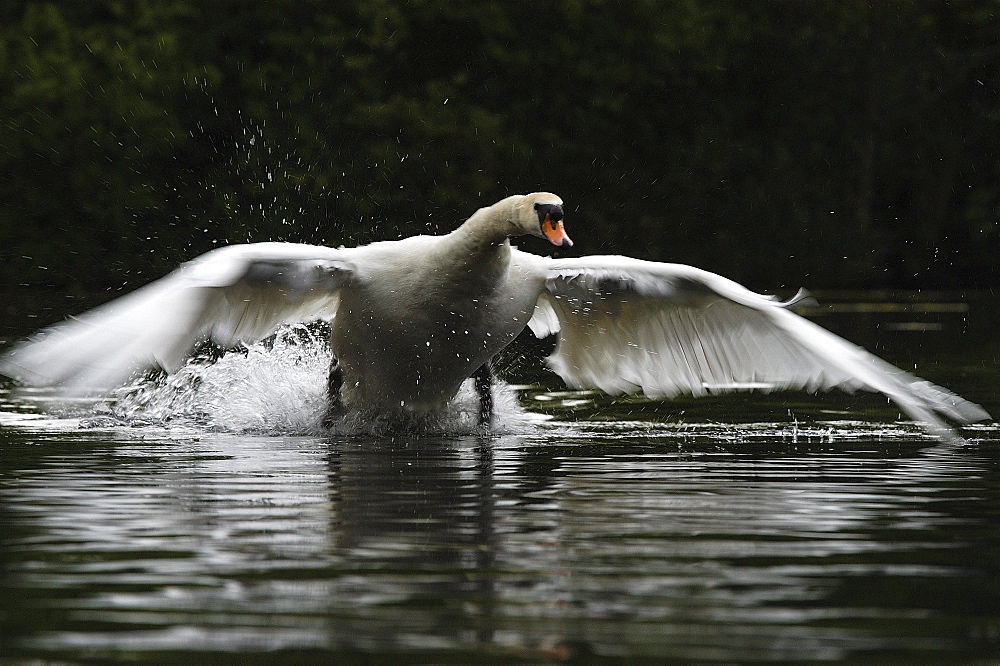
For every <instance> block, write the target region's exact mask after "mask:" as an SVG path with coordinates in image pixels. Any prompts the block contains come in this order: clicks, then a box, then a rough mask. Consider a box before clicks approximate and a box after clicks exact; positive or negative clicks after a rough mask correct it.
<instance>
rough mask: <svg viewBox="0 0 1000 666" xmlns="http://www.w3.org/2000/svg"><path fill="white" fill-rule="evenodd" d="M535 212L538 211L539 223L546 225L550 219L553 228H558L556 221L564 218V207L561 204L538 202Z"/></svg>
mask: <svg viewBox="0 0 1000 666" xmlns="http://www.w3.org/2000/svg"><path fill="white" fill-rule="evenodd" d="M535 212H536V213H538V224H539V225H544V224H545V222H546V221H548V222H549V223H550V224H551V225H552V228H553V229H555V228H556V223H557V222H558V221H559V220H561V219H563V209H562V206H560V205H559V204H545V203H536V204H535Z"/></svg>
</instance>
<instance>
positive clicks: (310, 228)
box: [0, 0, 1000, 294]
mask: <svg viewBox="0 0 1000 666" xmlns="http://www.w3.org/2000/svg"><path fill="white" fill-rule="evenodd" d="M998 16H1000V2H903V1H895V2H893V1H880V2H873V3H869V2H859V1H851V0H842V1H838V2H828V1H811V0H795V1H792V0H788V1H783V2H778V1H769V0H755V1H754V2H722V1H709V0H687V1H685V0H675V1H671V2H667V1H660V2H657V1H652V0H646V1H643V0H632V1H630V2H623V3H617V2H600V1H596V0H577V1H566V2H558V3H556V2H539V1H538V0H531V1H530V2H528V1H518V0H513V1H510V0H504V1H502V2H483V1H463V2H460V3H459V2H453V3H445V2H434V1H426V0H410V1H408V2H407V1H396V2H392V1H387V0H337V1H335V2H318V1H315V2H304V1H300V0H297V1H294V2H293V1H289V0H279V1H273V0H269V1H268V2H255V3H248V2H220V1H205V0H192V1H176V2H153V1H150V2H110V1H104V2H74V3H43V2H5V3H3V4H2V5H0V287H2V288H7V289H9V290H13V291H17V290H19V289H20V290H25V289H29V290H35V289H41V288H43V287H44V288H47V289H48V290H50V291H51V290H63V291H66V292H72V293H80V294H96V293H98V292H102V291H103V290H107V289H120V288H125V289H131V288H133V287H135V286H138V285H139V284H141V283H144V282H147V281H149V280H151V279H153V278H155V277H158V276H160V275H162V274H164V273H165V272H167V271H168V270H170V269H171V268H173V267H174V266H175V265H176V264H177V263H178V262H180V261H183V260H185V259H188V258H191V257H193V256H195V255H197V254H199V253H201V252H203V251H206V250H208V249H211V248H212V247H213V246H215V245H217V244H224V243H235V242H245V241H264V240H287V241H302V242H310V243H326V244H331V245H340V244H347V245H351V244H356V243H359V242H368V241H372V240H378V239H392V238H398V237H401V236H407V235H411V234H416V233H424V232H428V231H430V232H444V231H448V230H450V229H452V228H454V227H455V226H456V225H457V224H459V223H460V222H461V221H462V220H463V219H464V218H465V217H467V216H468V215H469V214H471V213H472V212H473V211H474V210H475V209H476V208H478V207H479V206H482V205H486V204H489V203H492V202H494V201H495V200H498V199H500V198H502V197H504V196H506V195H508V194H512V193H521V192H528V191H533V190H550V191H553V192H556V193H558V194H560V195H561V196H562V197H563V198H564V199H565V200H566V202H567V208H568V220H567V225H568V229H569V233H570V235H571V236H572V237H573V238H574V240H575V241H576V243H577V244H576V247H575V248H573V250H572V251H573V252H579V253H585V254H594V253H624V254H630V255H633V256H639V257H642V258H647V259H654V260H662V261H678V262H683V263H691V264H695V265H698V266H701V267H703V268H707V269H710V270H713V271H716V272H719V273H722V274H724V275H727V276H728V277H731V278H734V279H736V280H739V281H741V282H744V283H745V284H747V285H748V286H750V287H752V288H757V289H768V288H781V287H796V286H799V285H804V286H807V287H813V288H871V287H894V288H904V289H912V288H922V289H923V288H954V287H961V288H981V287H991V286H993V285H996V284H997V283H998V277H1000V275H998V262H997V256H998V249H1000V229H998V226H997V223H998V220H1000V210H998V207H1000V173H998V172H1000V161H998V152H1000V151H998V148H1000V133H998V131H997V129H998V124H1000V100H998V95H997V91H998V85H1000V42H998V38H1000V18H998ZM533 242H534V241H525V242H524V245H525V246H527V247H528V248H529V249H534V250H537V251H548V249H547V248H544V247H543V246H542V244H538V245H534V244H533Z"/></svg>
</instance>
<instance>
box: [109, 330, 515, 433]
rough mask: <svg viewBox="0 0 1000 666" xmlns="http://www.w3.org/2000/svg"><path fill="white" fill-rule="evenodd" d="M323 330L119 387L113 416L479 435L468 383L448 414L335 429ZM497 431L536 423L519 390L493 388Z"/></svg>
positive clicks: (225, 426) (269, 427)
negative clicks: (328, 414)
mask: <svg viewBox="0 0 1000 666" xmlns="http://www.w3.org/2000/svg"><path fill="white" fill-rule="evenodd" d="M326 335H327V331H326V330H325V329H324V328H323V327H316V326H306V325H302V324H296V325H288V326H284V327H282V328H281V329H280V330H279V331H278V332H277V333H276V334H275V335H274V336H271V337H270V338H268V339H266V340H264V341H262V342H260V343H257V344H254V345H251V346H249V347H247V348H246V349H245V350H239V351H234V352H229V353H227V354H225V355H223V356H222V357H221V358H218V359H217V360H210V359H208V358H205V357H196V358H194V359H192V360H191V361H190V362H188V364H187V365H185V366H184V367H183V368H181V369H180V370H179V371H178V372H176V373H174V374H172V375H169V376H168V375H164V374H162V373H160V374H156V375H148V376H145V377H143V378H141V379H139V380H138V381H136V382H134V383H133V384H130V385H129V386H126V387H124V388H122V389H119V390H118V391H116V392H115V394H114V396H113V399H112V401H111V402H109V403H108V404H107V407H106V408H105V410H106V411H107V414H106V415H107V416H108V417H110V418H113V419H118V420H120V421H122V422H124V423H127V424H133V425H135V424H138V425H141V424H143V423H158V424H162V423H173V424H178V425H185V426H191V425H194V426H196V427H199V428H206V429H209V430H213V431H222V432H234V433H254V434H267V435H289V434H290V435H327V434H333V435H355V434H361V433H365V434H385V433H387V432H394V431H399V430H400V429H403V430H405V431H406V432H413V433H418V434H419V433H428V434H429V433H433V434H473V433H480V432H482V429H481V428H480V427H479V424H478V418H477V410H478V399H477V397H476V395H475V393H474V391H473V390H472V386H471V380H470V381H468V382H466V384H465V385H464V386H463V387H462V390H461V391H460V392H459V395H458V396H457V397H456V398H455V400H454V401H453V402H452V404H451V405H449V408H448V409H447V410H445V411H444V412H443V413H442V414H440V415H436V416H434V417H428V418H423V419H420V420H419V421H417V420H414V421H412V422H407V423H402V424H401V423H399V422H388V421H384V420H382V419H378V418H363V417H359V416H356V415H348V416H347V417H345V418H344V419H343V420H342V421H340V422H339V423H337V424H335V425H334V427H333V428H332V429H329V428H325V427H323V425H322V423H321V421H322V417H323V413H324V410H325V408H326V377H327V370H328V367H329V363H330V349H329V346H328V345H327V342H326ZM494 395H495V398H494V403H495V410H496V418H495V427H494V429H493V432H495V433H497V434H510V433H513V432H519V431H522V430H524V429H525V428H528V427H530V426H529V424H530V422H531V421H532V420H533V419H532V418H531V415H529V414H528V413H527V412H525V410H523V409H522V408H521V407H520V406H519V404H518V402H517V397H516V395H515V393H514V391H513V390H512V389H511V388H510V387H509V386H507V385H506V384H503V383H499V384H498V385H497V386H496V387H495V389H494Z"/></svg>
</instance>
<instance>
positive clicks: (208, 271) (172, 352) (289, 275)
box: [0, 243, 356, 392]
mask: <svg viewBox="0 0 1000 666" xmlns="http://www.w3.org/2000/svg"><path fill="white" fill-rule="evenodd" d="M354 279H356V278H355V271H354V267H353V265H352V263H351V260H350V250H344V249H333V248H327V247H321V246H312V245H300V244H294V243H256V244H250V245H232V246H228V247H224V248H219V249H217V250H213V251H211V252H208V253H206V254H204V255H202V256H201V257H198V258H197V259H195V260H193V261H191V262H188V263H187V264H184V265H183V266H181V267H180V268H178V269H177V270H175V271H174V272H173V273H170V274H169V275H167V276H166V277H164V278H162V279H160V280H157V281H156V282H153V283H151V284H149V285H146V286H145V287H142V288H141V289H138V290H136V291H134V292H132V293H131V294H128V295H126V296H123V297H121V298H118V299H116V300H114V301H111V302H110V303H107V304H105V305H103V306H101V307H98V308H95V309H94V310H91V311H89V312H86V313H84V314H82V315H80V316H79V317H75V318H72V319H69V320H67V321H64V322H61V323H59V324H55V325H54V326H51V327H49V328H48V329H45V330H43V331H42V332H41V333H39V334H38V335H36V336H35V337H33V338H30V339H28V340H25V341H23V342H20V343H18V344H16V345H14V346H13V347H12V348H11V349H10V350H8V351H7V352H5V353H4V354H3V355H2V356H0V374H4V375H7V376H10V377H14V378H16V379H19V380H20V381H22V382H24V383H25V384H29V385H35V386H60V387H62V388H63V389H64V390H66V391H69V392H83V391H92V390H106V389H109V388H114V387H116V386H118V385H120V384H121V383H122V382H124V381H125V380H126V379H128V378H129V377H130V376H131V375H133V374H134V373H135V372H137V371H140V370H144V369H148V368H150V367H156V366H159V367H161V368H163V369H165V370H167V371H174V370H176V369H177V368H178V367H179V366H180V365H181V364H182V363H183V362H184V360H185V359H186V358H187V357H188V355H189V354H190V353H191V351H192V350H193V349H194V348H195V347H196V346H197V345H198V344H200V343H201V342H204V341H206V340H211V341H213V342H215V343H216V344H218V345H220V346H222V347H232V346H234V345H236V344H237V343H241V342H242V343H250V342H254V341H257V340H259V339H261V338H263V337H265V336H267V335H268V334H269V333H271V332H272V331H273V330H274V329H275V328H276V327H277V326H278V325H279V324H282V323H285V322H296V321H310V320H313V319H318V318H326V319H329V318H332V317H333V316H334V314H335V313H336V309H337V302H338V290H339V289H340V287H341V286H343V285H345V284H347V283H349V282H350V281H351V280H354Z"/></svg>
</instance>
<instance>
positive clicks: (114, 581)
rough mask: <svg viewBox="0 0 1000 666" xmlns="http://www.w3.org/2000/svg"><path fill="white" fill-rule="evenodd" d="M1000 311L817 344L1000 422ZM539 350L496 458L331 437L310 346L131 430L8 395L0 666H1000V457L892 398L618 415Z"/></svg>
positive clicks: (999, 438) (267, 355)
mask: <svg viewBox="0 0 1000 666" xmlns="http://www.w3.org/2000/svg"><path fill="white" fill-rule="evenodd" d="M995 305H996V304H995V301H994V300H993V298H992V297H991V296H990V295H983V294H973V295H969V294H950V295H944V296H942V295H934V297H933V298H927V297H926V295H910V296H908V297H907V298H902V299H901V298H900V297H899V295H892V298H891V299H890V298H889V295H870V297H869V298H868V299H867V300H865V301H863V302H862V301H849V300H843V301H842V302H839V303H832V304H829V305H827V306H825V307H824V308H818V309H813V310H812V311H809V312H808V314H809V315H810V316H812V317H814V318H815V319H816V321H818V322H820V323H822V324H824V325H827V326H830V327H831V328H833V329H834V330H837V331H838V332H840V333H842V334H845V335H847V336H848V337H850V338H851V339H853V340H855V341H857V342H860V343H862V344H865V345H866V346H868V347H869V348H871V349H873V350H875V351H877V352H878V353H880V354H881V355H883V356H885V357H887V358H889V359H890V360H892V361H893V362H896V363H898V364H900V365H902V366H903V367H907V368H912V367H913V365H914V364H917V366H918V371H919V373H920V374H921V375H922V376H925V377H927V378H929V379H932V380H934V381H936V382H939V383H942V384H944V385H946V386H949V387H950V388H952V389H954V390H956V391H957V392H959V393H961V394H963V395H964V396H965V397H967V398H969V399H972V400H975V401H977V402H980V403H981V404H983V405H984V406H985V407H986V408H987V409H989V410H991V411H992V413H994V414H1000V390H998V389H997V386H998V383H997V380H998V378H1000V343H998V342H997V341H996V340H995V339H994V337H995V331H996V330H997V329H996V324H997V315H996V312H997V308H995ZM531 347H532V345H530V344H527V343H525V344H524V345H522V348H521V349H520V350H519V351H518V353H515V354H511V355H510V356H509V357H508V358H506V359H505V360H504V361H503V363H504V365H505V369H506V370H507V374H508V379H509V380H510V382H511V385H510V386H508V387H506V388H505V389H504V390H503V391H502V395H501V396H500V400H499V403H500V419H499V420H500V424H499V428H498V433H497V434H494V435H491V436H482V435H477V434H476V433H475V429H474V428H473V427H471V425H470V424H471V414H472V413H473V411H474V409H473V404H472V402H471V399H470V398H469V397H468V396H465V397H464V398H463V399H462V400H461V401H460V402H459V404H458V405H457V407H456V415H455V416H454V418H452V419H450V420H448V421H447V422H442V423H439V424H436V425H435V427H434V428H432V429H431V430H430V431H429V432H424V433H422V434H414V433H409V434H408V433H394V434H381V435H376V434H371V433H369V434H365V431H364V429H362V428H354V429H353V430H352V429H350V428H348V429H346V430H342V431H340V432H336V433H332V434H326V433H322V432H319V431H317V430H316V422H317V420H318V414H319V412H320V408H321V404H322V394H321V388H322V381H321V380H322V373H323V362H324V360H325V359H324V357H323V352H322V346H321V345H316V344H313V343H312V342H311V340H310V339H309V333H308V331H301V330H300V331H297V332H293V333H290V334H288V335H287V336H285V337H283V338H279V340H278V341H277V342H276V343H275V344H274V345H273V346H268V347H255V348H252V349H250V350H249V351H248V352H247V353H246V354H240V355H231V356H227V357H225V358H224V359H222V361H220V362H218V363H216V364H215V365H211V366H209V365H202V366H194V367H192V368H189V369H188V370H187V371H185V372H183V373H181V375H180V376H178V377H175V378H173V379H172V380H169V381H160V382H155V381H150V382H145V383H143V384H138V385H136V386H134V387H132V389H131V390H129V391H126V392H123V393H122V394H120V395H119V396H118V397H119V402H118V404H117V406H115V407H114V408H109V407H97V408H95V407H92V406H87V405H80V404H78V405H70V406H67V405H64V404H62V405H60V404H56V403H54V402H52V401H51V400H50V398H49V396H48V395H47V394H46V393H44V392H35V393H28V394H17V395H15V394H13V393H12V392H11V391H9V390H6V389H5V390H3V391H2V392H0V599H3V602H4V603H3V604H2V606H0V659H3V658H7V659H24V660H55V661H68V662H78V661H86V660H97V661H102V660H147V661H156V662H162V661H179V660H185V659H186V660H193V661H195V662H203V661H232V662H236V661H238V662H240V663H254V662H281V663H286V662H298V663H313V662H316V661H327V662H335V663H352V662H353V663H361V662H363V663H398V662H415V661H416V662H434V663H441V662H461V663H470V662H473V663H474V662H483V661H491V660H492V661H498V662H505V663H509V662H519V661H520V662H527V663H537V662H545V661H561V660H578V661H582V662H584V663H587V662H602V663H606V662H608V661H615V660H618V659H622V660H634V661H642V660H663V661H668V662H669V661H694V660H721V661H753V660H756V661H779V660H793V661H805V660H813V659H823V660H843V661H854V662H859V661H866V660H875V661H903V662H907V663H942V662H944V663H947V662H958V661H968V660H992V659H997V658H1000V610H998V609H1000V465H998V461H1000V428H998V427H997V426H996V425H995V424H990V423H988V424H984V425H978V426H975V427H973V428H969V429H967V430H966V431H965V433H964V434H965V436H966V440H967V441H966V442H965V443H963V444H942V443H939V442H937V441H936V440H934V439H932V438H930V437H928V436H926V435H925V434H923V433H922V432H921V431H920V430H919V429H918V428H916V427H914V426H911V425H909V424H907V423H905V422H900V421H899V420H898V411H897V410H895V409H894V408H893V407H892V406H890V405H888V404H887V403H886V401H885V400H884V399H882V398H880V397H878V396H873V395H868V394H858V395H854V396H846V395H840V394H826V395H821V396H803V395H799V394H781V395H735V396H718V397H712V398H708V399H702V400H693V399H684V400H676V401H670V402H648V401H643V400H610V399H608V398H605V397H602V396H599V395H595V394H591V393H585V392H583V393H581V392H567V391H562V390H560V389H559V387H558V386H557V385H555V384H554V383H553V382H551V380H548V379H546V378H545V376H544V375H543V374H541V373H540V372H539V370H538V367H537V363H536V362H535V361H533V360H532V359H534V358H535V355H534V354H535V353H536V352H537V351H538V350H536V349H532V348H531Z"/></svg>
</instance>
